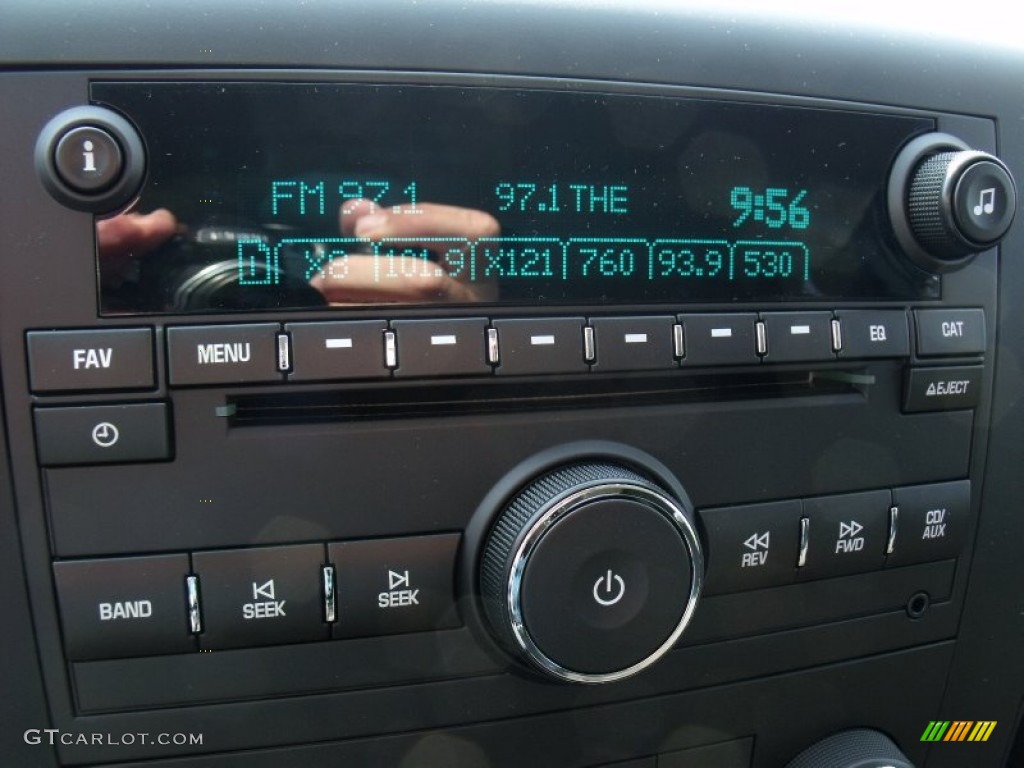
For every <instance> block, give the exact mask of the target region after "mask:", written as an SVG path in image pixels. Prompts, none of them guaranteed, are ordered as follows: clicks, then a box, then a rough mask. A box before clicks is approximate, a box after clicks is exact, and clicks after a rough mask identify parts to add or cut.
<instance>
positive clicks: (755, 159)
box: [91, 82, 940, 314]
mask: <svg viewBox="0 0 1024 768" xmlns="http://www.w3.org/2000/svg"><path fill="white" fill-rule="evenodd" d="M91 95H92V100H93V102H94V103H98V104H103V105H106V106H110V107H112V108H114V109H117V110H119V111H120V112H122V113H123V114H125V115H126V116H127V117H128V118H129V119H130V120H131V121H133V122H134V123H135V125H136V126H137V127H138V129H139V131H140V133H141V135H142V138H143V141H144V144H145V146H146V153H147V169H146V177H145V181H144V184H143V187H142V189H141V192H140V195H139V197H138V200H137V201H136V202H135V204H134V205H133V206H132V207H131V208H130V210H128V211H126V212H123V213H121V214H120V215H118V216H114V217H107V218H100V219H98V220H97V222H96V238H97V262H98V274H99V279H100V300H101V301H100V304H101V311H102V312H103V313H104V314H143V313H164V312H190V311H194V312H210V311H237V310H247V309H268V308H281V309H299V308H325V307H341V308H344V307H361V308H366V307H373V306H377V305H409V306H422V305H439V304H440V305H453V306H454V305H479V304H485V305H504V304H509V305H515V304H519V305H527V306H537V305H559V304H563V305H567V304H595V305H606V304H646V303H664V304H688V303H695V302H733V301H758V302H764V301H769V302H776V301H779V302H781V301H797V300H806V301H836V300H861V301H863V300H887V299H891V300H907V299H921V298H937V297H938V296H939V290H940V282H939V279H938V278H937V277H935V276H932V275H928V274H925V273H923V272H921V271H919V270H917V269H916V268H915V267H913V266H911V265H910V263H909V261H908V260H907V259H906V258H904V257H903V256H902V254H901V253H900V252H899V248H898V246H897V245H896V243H895V241H894V238H893V237H892V236H891V234H890V233H889V225H888V219H887V214H886V211H885V187H886V180H887V174H888V171H889V166H890V164H891V162H892V160H893V157H894V156H895V154H896V152H897V151H898V149H899V148H900V146H901V145H902V144H904V143H905V142H906V141H907V140H908V139H909V138H910V137H912V136H914V135H916V134H918V133H921V132H925V131H929V130H934V127H935V126H934V121H932V120H930V119H926V118H918V117H908V116H903V115H893V114H874V113H864V112H856V111H845V110H826V109H811V108H806V107H798V106H780V105H770V104H763V103H752V102H730V101H714V100H705V99H699V98H678V97H674V96H672V97H668V96H661V95H635V94H624V93H596V92H582V91H566V90H561V91H553V90H521V89H511V88H494V87H454V86H436V85H377V84H335V83H315V84H314V83H284V82H282V83H246V82H224V83H209V82H146V83H138V82H96V83H93V84H92V86H91Z"/></svg>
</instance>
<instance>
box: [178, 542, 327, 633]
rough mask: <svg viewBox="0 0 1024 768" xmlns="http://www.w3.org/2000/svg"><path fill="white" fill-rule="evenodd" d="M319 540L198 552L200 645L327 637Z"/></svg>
mask: <svg viewBox="0 0 1024 768" xmlns="http://www.w3.org/2000/svg"><path fill="white" fill-rule="evenodd" d="M323 559H324V548H323V546H322V545H320V544H304V545H297V546H287V547H262V548H258V549H237V550H222V551H214V552H198V553H196V554H194V555H192V564H193V568H194V569H195V572H196V574H197V575H198V577H199V595H200V601H201V604H202V611H203V634H202V635H201V636H200V639H199V642H200V646H201V647H202V648H204V649H209V650H218V649H221V648H243V647H246V646H253V645H271V644H276V643H299V642H304V641H308V640H326V639H327V624H326V622H325V617H324V615H323V601H322V599H321V592H320V589H321V587H320V585H321V581H322V569H323Z"/></svg>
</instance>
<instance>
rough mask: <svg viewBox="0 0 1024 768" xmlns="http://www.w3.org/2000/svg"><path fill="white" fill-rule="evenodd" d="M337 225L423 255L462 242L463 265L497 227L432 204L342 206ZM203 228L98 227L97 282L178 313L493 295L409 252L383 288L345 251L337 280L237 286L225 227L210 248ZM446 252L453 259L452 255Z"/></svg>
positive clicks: (361, 260)
mask: <svg viewBox="0 0 1024 768" xmlns="http://www.w3.org/2000/svg"><path fill="white" fill-rule="evenodd" d="M338 221H339V227H340V230H341V233H342V234H343V235H344V236H346V237H356V238H361V239H366V240H368V241H371V242H379V241H380V240H382V239H385V238H389V239H390V238H400V239H402V240H403V241H405V242H407V243H408V244H409V245H410V246H413V247H415V248H417V249H419V250H421V251H430V252H432V253H434V252H436V250H437V248H438V241H439V240H442V239H444V238H452V239H458V240H462V241H465V242H466V244H465V245H462V246H457V247H458V248H461V249H463V250H465V253H460V254H459V256H460V259H461V260H462V262H463V263H465V264H468V263H469V260H470V259H471V258H472V248H471V247H469V246H468V244H469V243H471V242H472V241H474V240H476V239H477V238H481V237H495V236H497V235H498V234H499V232H500V227H499V225H498V222H497V221H496V220H495V219H494V218H493V217H492V216H490V215H488V214H486V213H484V212H482V211H476V210H472V209H469V208H459V207H455V206H448V205H440V204H434V203H423V204H419V205H416V206H415V207H413V206H395V207H380V206H377V205H376V204H375V203H373V202H371V201H369V200H362V199H357V200H347V201H345V202H344V203H343V204H342V205H341V207H340V209H339V212H338ZM206 231H207V230H206V229H200V230H199V232H198V233H196V234H195V235H193V236H188V237H186V236H184V235H185V232H184V228H183V227H182V226H181V225H180V224H179V223H178V220H177V218H176V217H175V215H174V214H173V213H171V212H170V211H168V210H166V209H163V208H160V209H157V210H155V211H152V212H151V213H147V214H140V213H125V214H121V215H119V216H115V217H113V218H110V219H104V220H100V221H98V222H97V224H96V234H97V242H98V249H99V257H100V261H101V273H102V275H103V276H104V280H105V282H107V283H108V287H111V288H115V287H116V285H118V284H119V283H121V282H127V283H131V282H135V281H138V283H139V286H140V288H139V290H140V291H141V293H142V294H146V295H147V296H148V298H147V301H149V302H150V306H153V305H156V306H160V307H161V308H162V309H167V310H178V311H186V310H199V309H225V308H240V309H241V308H256V307H278V306H299V307H301V306H319V305H323V304H325V303H330V304H335V305H344V304H366V303H373V302H381V303H415V304H425V303H432V302H444V303H472V302H480V301H489V300H492V299H494V298H495V296H494V294H495V292H496V285H494V284H493V283H491V282H471V281H470V274H471V270H469V269H461V270H449V269H448V268H447V267H448V266H449V265H448V262H447V261H446V260H445V259H439V260H437V261H431V262H430V264H431V265H433V268H431V269H426V270H425V269H423V259H422V258H418V257H415V256H413V255H410V256H403V255H398V256H395V257H393V259H392V260H393V261H394V262H396V264H395V265H393V266H395V267H396V270H397V276H389V279H387V280H386V281H385V280H381V279H380V278H381V275H380V272H379V265H378V264H376V262H375V260H376V258H377V256H375V255H372V254H359V253H352V254H348V255H347V256H346V257H345V264H344V270H343V273H344V274H343V277H342V276H341V273H342V270H340V269H339V270H332V269H325V270H322V271H321V272H320V274H318V275H314V276H312V279H310V280H308V281H307V280H306V278H305V275H304V274H302V270H300V271H299V273H298V274H291V273H290V272H289V270H288V268H287V265H286V264H282V265H281V270H282V272H283V273H284V274H279V275H277V277H276V278H275V279H274V281H273V282H271V283H268V284H265V285H257V284H253V285H242V284H240V282H239V279H238V275H239V270H238V260H237V255H236V250H235V246H236V243H235V240H234V238H233V237H229V235H231V234H232V232H233V230H230V229H225V230H224V232H223V234H224V237H223V238H220V237H218V242H217V243H212V242H208V241H207V240H206V239H204V238H203V237H202V234H203V233H204V232H206ZM175 235H183V236H182V237H178V238H175ZM221 239H223V240H224V242H220V240H221ZM229 241H230V242H229ZM214 246H221V247H214ZM229 249H230V251H229ZM218 251H224V253H223V254H220V253H217V252H218ZM448 255H452V249H451V248H449V249H448ZM143 257H146V258H143ZM405 261H408V263H407V264H405V263H403V262H405ZM135 298H136V299H138V298H141V296H136V297H135Z"/></svg>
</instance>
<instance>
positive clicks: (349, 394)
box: [219, 370, 872, 427]
mask: <svg viewBox="0 0 1024 768" xmlns="http://www.w3.org/2000/svg"><path fill="white" fill-rule="evenodd" d="M871 382H872V377H870V376H864V375H862V374H859V373H856V372H851V371H841V370H829V371H825V372H812V371H807V370H803V371H792V372H778V371H776V372H772V373H764V372H760V371H759V372H749V373H736V374H728V375H727V374H712V375H704V376H687V377H685V378H681V377H679V376H678V374H677V375H674V376H652V377H642V376H639V377H635V378H630V379H622V378H619V377H614V378H603V377H602V378H601V379H590V378H588V379H587V380H584V381H581V380H562V381H552V380H550V379H540V378H538V379H536V380H533V381H525V380H522V379H520V380H517V381H515V382H514V383H513V382H508V383H506V382H493V381H492V382H486V383H480V382H472V383H469V382H467V383H457V382H455V383H453V382H451V381H447V382H444V383H437V384H431V385H419V386H409V387H401V388H392V387H367V388H361V389H339V390H330V391H314V392H309V391H306V392H301V393H299V392H288V393H272V394H245V395H233V396H229V397H228V398H227V401H226V403H225V406H224V407H223V408H222V409H219V410H220V413H221V414H222V415H224V416H226V417H227V418H228V419H229V423H230V425H231V426H232V427H247V426H263V425H267V424H291V423H306V422H320V421H329V422H335V421H376V420H385V419H409V418H428V417H429V418H436V417H437V416H438V415H441V414H443V415H445V416H456V415H464V414H489V413H510V412H518V411H534V412H536V411H538V410H552V411H553V410H566V409H584V408H613V407H636V406H656V405H671V404H678V403H700V402H723V401H737V400H755V399H757V400H763V399H781V398H789V397H798V396H800V397H805V396H817V395H836V394H853V393H858V392H860V391H862V388H863V387H864V386H865V385H867V384H870V383H871Z"/></svg>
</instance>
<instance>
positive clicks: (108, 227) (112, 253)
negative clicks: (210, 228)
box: [96, 208, 178, 275]
mask: <svg viewBox="0 0 1024 768" xmlns="http://www.w3.org/2000/svg"><path fill="white" fill-rule="evenodd" d="M177 232H178V220H177V218H175V216H174V214H173V213H171V212H170V211H168V210H167V209H166V208H158V209H156V210H155V211H152V212H151V213H122V214H120V215H118V216H114V217H113V218H110V219H100V220H99V221H97V222H96V242H97V247H98V248H99V255H100V259H101V260H102V262H103V265H102V266H103V274H104V275H120V274H124V271H125V267H126V266H127V262H128V261H130V260H131V259H134V258H136V257H138V256H144V255H145V254H147V253H149V252H150V251H155V250H156V249H157V248H159V247H160V246H161V245H163V244H164V243H165V242H167V241H168V240H169V239H171V238H172V237H173V236H174V235H175V234H177Z"/></svg>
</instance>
